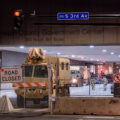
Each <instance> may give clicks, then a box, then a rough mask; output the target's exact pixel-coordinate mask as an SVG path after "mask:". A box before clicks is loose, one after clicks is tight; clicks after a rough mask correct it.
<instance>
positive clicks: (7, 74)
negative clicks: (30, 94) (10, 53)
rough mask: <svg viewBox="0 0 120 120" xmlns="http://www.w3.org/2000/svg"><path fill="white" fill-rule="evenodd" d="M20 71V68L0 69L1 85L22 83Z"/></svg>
mask: <svg viewBox="0 0 120 120" xmlns="http://www.w3.org/2000/svg"><path fill="white" fill-rule="evenodd" d="M22 81H23V77H22V69H21V68H7V69H6V68H5V69H4V68H2V69H1V82H2V83H14V82H22Z"/></svg>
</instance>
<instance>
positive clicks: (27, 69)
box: [22, 66, 33, 77]
mask: <svg viewBox="0 0 120 120" xmlns="http://www.w3.org/2000/svg"><path fill="white" fill-rule="evenodd" d="M22 70H23V76H24V77H32V71H33V66H22Z"/></svg>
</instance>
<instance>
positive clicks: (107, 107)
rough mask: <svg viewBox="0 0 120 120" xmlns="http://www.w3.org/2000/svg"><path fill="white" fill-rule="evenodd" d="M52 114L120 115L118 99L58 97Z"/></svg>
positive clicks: (119, 100) (119, 99) (119, 101)
mask: <svg viewBox="0 0 120 120" xmlns="http://www.w3.org/2000/svg"><path fill="white" fill-rule="evenodd" d="M54 114H86V115H87V114H91V115H120V98H95V97H92V98H89V97H86V98H85V97H73V98H72V97H59V98H56V103H55V109H54Z"/></svg>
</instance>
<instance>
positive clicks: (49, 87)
mask: <svg viewBox="0 0 120 120" xmlns="http://www.w3.org/2000/svg"><path fill="white" fill-rule="evenodd" d="M51 82H52V68H51V63H50V60H48V92H49V93H48V100H49V101H48V102H49V104H48V107H49V111H50V114H51V115H52V114H53V104H52V83H51Z"/></svg>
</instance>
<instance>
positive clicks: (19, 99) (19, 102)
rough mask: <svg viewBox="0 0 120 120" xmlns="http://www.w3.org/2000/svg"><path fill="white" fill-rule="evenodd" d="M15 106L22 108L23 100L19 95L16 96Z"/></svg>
mask: <svg viewBox="0 0 120 120" xmlns="http://www.w3.org/2000/svg"><path fill="white" fill-rule="evenodd" d="M17 105H18V107H20V108H23V107H24V98H23V97H22V96H20V95H17Z"/></svg>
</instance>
